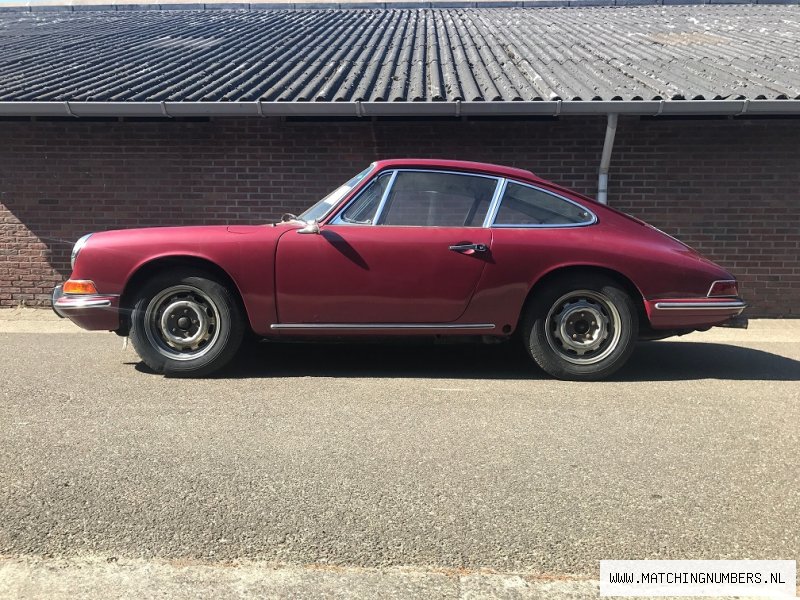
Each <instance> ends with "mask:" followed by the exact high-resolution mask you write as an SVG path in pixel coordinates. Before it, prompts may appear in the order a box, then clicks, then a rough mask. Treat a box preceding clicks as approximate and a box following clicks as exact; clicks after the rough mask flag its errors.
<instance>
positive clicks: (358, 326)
mask: <svg viewBox="0 0 800 600" xmlns="http://www.w3.org/2000/svg"><path fill="white" fill-rule="evenodd" d="M269 328H270V329H279V330H280V329H289V330H298V329H308V330H314V329H326V330H327V329H343V330H346V331H354V330H355V331H358V330H371V329H401V330H402V329H406V330H409V329H410V330H427V329H455V330H458V329H467V330H473V329H494V328H495V325H494V324H493V323H465V324H463V325H453V324H452V323H448V324H441V323H276V324H274V325H270V326H269Z"/></svg>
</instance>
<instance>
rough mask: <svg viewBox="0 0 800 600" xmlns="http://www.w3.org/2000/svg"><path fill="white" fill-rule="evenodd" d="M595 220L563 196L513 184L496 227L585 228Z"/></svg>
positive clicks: (508, 188)
mask: <svg viewBox="0 0 800 600" xmlns="http://www.w3.org/2000/svg"><path fill="white" fill-rule="evenodd" d="M593 218H594V217H593V216H592V214H591V213H590V212H589V211H588V210H586V209H585V208H583V207H582V206H580V205H578V204H575V203H573V202H570V201H569V200H566V199H564V198H561V197H560V196H556V195H555V194H551V193H550V192H545V191H544V190H540V189H537V188H534V187H529V186H527V185H520V184H518V183H513V182H511V181H509V182H508V185H507V186H506V190H505V192H504V193H503V198H502V200H501V202H500V209H499V210H498V211H497V216H496V217H495V220H494V225H498V226H501V227H502V226H506V227H514V226H529V225H542V226H547V225H585V224H587V223H591V222H592V220H593Z"/></svg>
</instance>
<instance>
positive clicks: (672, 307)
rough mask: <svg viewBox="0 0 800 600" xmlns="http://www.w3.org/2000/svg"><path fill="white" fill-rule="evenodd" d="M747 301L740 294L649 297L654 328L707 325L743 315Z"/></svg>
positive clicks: (646, 307) (711, 325)
mask: <svg viewBox="0 0 800 600" xmlns="http://www.w3.org/2000/svg"><path fill="white" fill-rule="evenodd" d="M745 308H747V304H746V303H745V302H744V301H743V300H742V299H740V298H659V299H657V300H645V310H646V311H647V316H648V318H649V319H650V325H651V326H652V327H653V329H681V328H703V327H714V326H715V325H721V324H723V323H725V322H727V321H730V320H731V319H734V318H736V317H739V315H740V314H741V313H742V311H743V310H744V309H745Z"/></svg>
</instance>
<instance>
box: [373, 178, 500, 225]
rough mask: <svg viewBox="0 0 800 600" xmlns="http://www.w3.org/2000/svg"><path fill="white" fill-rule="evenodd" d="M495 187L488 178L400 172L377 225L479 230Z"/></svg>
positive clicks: (493, 180) (493, 181) (495, 182)
mask: <svg viewBox="0 0 800 600" xmlns="http://www.w3.org/2000/svg"><path fill="white" fill-rule="evenodd" d="M496 187H497V179H494V178H490V177H479V176H474V175H462V174H458V173H440V172H435V171H400V172H398V173H397V177H396V178H395V180H394V184H393V185H392V188H391V190H389V196H388V198H387V200H386V206H385V207H384V209H383V211H382V214H381V216H380V222H379V225H400V226H403V225H405V226H428V227H481V226H482V225H483V220H484V218H485V217H486V212H487V211H488V209H489V204H490V203H491V200H492V196H493V195H494V191H495V188H496Z"/></svg>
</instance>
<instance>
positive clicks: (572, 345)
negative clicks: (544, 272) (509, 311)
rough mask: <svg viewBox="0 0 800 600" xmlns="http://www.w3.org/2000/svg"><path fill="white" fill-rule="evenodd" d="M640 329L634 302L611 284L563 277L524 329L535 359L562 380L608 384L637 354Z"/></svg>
mask: <svg viewBox="0 0 800 600" xmlns="http://www.w3.org/2000/svg"><path fill="white" fill-rule="evenodd" d="M638 329H639V323H638V317H637V313H636V307H635V306H634V304H633V300H631V298H630V296H629V295H628V294H627V292H626V291H625V290H624V289H622V288H621V287H620V286H619V284H618V283H617V282H616V281H614V280H613V279H611V278H608V277H604V276H600V275H592V276H588V277H586V276H583V277H564V278H562V279H559V280H557V281H555V282H554V283H553V285H551V286H549V287H548V288H547V289H546V290H545V291H544V292H543V293H542V294H541V295H540V296H539V297H537V298H535V299H534V301H533V303H532V304H531V305H530V307H529V309H528V312H527V314H526V317H525V322H524V325H523V333H524V335H525V342H526V346H527V348H528V351H529V353H530V355H531V357H532V358H533V359H534V360H535V361H536V363H537V364H538V365H539V366H540V367H541V368H542V369H544V370H545V371H546V372H547V373H549V374H550V375H552V376H554V377H557V378H559V379H568V380H575V381H592V380H598V379H603V378H605V377H608V376H609V375H611V374H612V373H614V372H615V371H616V370H617V369H619V368H620V367H622V365H624V364H625V362H626V361H627V360H628V358H629V357H630V355H631V353H632V352H633V348H634V344H635V341H636V338H637V335H638Z"/></svg>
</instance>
